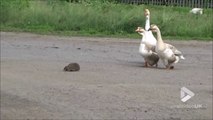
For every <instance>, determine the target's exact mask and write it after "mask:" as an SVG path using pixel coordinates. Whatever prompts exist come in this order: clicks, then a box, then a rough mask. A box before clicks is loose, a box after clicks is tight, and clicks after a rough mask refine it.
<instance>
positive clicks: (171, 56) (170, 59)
mask: <svg viewBox="0 0 213 120" xmlns="http://www.w3.org/2000/svg"><path fill="white" fill-rule="evenodd" d="M149 30H151V31H152V32H156V33H157V44H156V52H157V54H158V56H159V57H160V59H161V60H162V61H163V64H164V65H165V66H166V68H167V69H173V68H174V66H172V64H173V63H178V61H179V60H180V59H185V58H184V57H183V55H182V53H181V52H180V51H179V50H177V49H176V48H175V47H174V46H172V45H170V44H166V43H164V41H163V40H162V37H161V32H160V29H159V28H158V27H157V26H156V25H151V27H150V29H149Z"/></svg>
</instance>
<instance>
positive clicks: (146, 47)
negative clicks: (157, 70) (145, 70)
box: [135, 27, 159, 67]
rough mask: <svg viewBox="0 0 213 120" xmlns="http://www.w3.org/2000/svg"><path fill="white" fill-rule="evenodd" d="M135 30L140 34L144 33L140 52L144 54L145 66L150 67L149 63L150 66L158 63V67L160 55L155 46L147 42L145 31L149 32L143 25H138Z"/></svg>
mask: <svg viewBox="0 0 213 120" xmlns="http://www.w3.org/2000/svg"><path fill="white" fill-rule="evenodd" d="M135 31H136V32H138V33H139V34H140V35H142V40H141V43H140V47H139V53H140V54H141V55H142V56H143V58H144V60H145V65H144V66H145V67H148V65H149V66H153V65H156V67H157V66H158V64H157V63H158V61H159V57H158V55H157V53H156V52H155V46H153V45H150V44H147V42H146V39H144V37H146V33H145V32H147V31H145V30H144V29H143V28H142V27H138V28H137V29H136V30H135ZM150 32H151V31H150Z"/></svg>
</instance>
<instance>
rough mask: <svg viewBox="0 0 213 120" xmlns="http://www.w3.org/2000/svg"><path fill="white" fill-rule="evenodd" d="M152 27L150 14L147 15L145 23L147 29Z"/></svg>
mask: <svg viewBox="0 0 213 120" xmlns="http://www.w3.org/2000/svg"><path fill="white" fill-rule="evenodd" d="M149 28H150V16H149V15H147V16H146V24H145V30H148V29H149Z"/></svg>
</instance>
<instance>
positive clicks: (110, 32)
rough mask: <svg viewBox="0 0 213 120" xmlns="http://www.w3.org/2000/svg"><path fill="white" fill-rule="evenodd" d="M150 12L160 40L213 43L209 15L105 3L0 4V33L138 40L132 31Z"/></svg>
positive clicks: (208, 12) (20, 1)
mask: <svg viewBox="0 0 213 120" xmlns="http://www.w3.org/2000/svg"><path fill="white" fill-rule="evenodd" d="M145 8H148V9H149V10H150V11H151V23H154V24H156V25H158V26H159V28H160V29H161V33H162V36H163V38H168V39H183V40H184V39H201V40H212V39H213V34H212V33H213V22H212V18H213V12H212V10H211V9H204V14H203V15H192V14H189V10H190V8H182V7H166V6H146V5H125V4H114V3H109V2H104V3H101V2H97V1H96V2H92V3H90V4H88V3H78V4H77V3H67V2H59V1H51V0H49V1H43V2H42V1H28V0H13V1H12V2H11V1H10V2H8V0H2V1H1V11H0V12H1V17H0V23H1V31H24V32H35V33H40V34H59V35H75V36H112V37H131V38H139V37H140V36H139V35H138V34H136V33H135V32H134V30H135V29H136V27H138V26H142V27H143V26H144V24H145V17H144V15H143V10H144V9H145Z"/></svg>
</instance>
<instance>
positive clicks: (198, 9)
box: [190, 8, 203, 15]
mask: <svg viewBox="0 0 213 120" xmlns="http://www.w3.org/2000/svg"><path fill="white" fill-rule="evenodd" d="M190 13H193V14H200V15H202V14H203V9H202V8H193V9H192V10H190Z"/></svg>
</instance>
